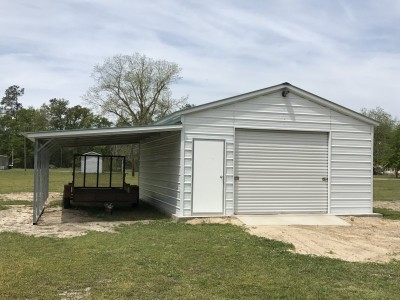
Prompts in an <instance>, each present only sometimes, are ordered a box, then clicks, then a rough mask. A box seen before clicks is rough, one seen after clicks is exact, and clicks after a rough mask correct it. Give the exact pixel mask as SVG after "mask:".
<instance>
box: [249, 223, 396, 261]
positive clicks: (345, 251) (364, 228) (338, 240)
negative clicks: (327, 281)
mask: <svg viewBox="0 0 400 300" xmlns="http://www.w3.org/2000/svg"><path fill="white" fill-rule="evenodd" d="M343 219H344V220H345V221H346V222H348V223H350V224H351V226H349V227H339V226H257V227H250V228H248V231H249V232H250V233H251V234H254V235H257V236H262V237H266V238H269V239H274V240H279V241H283V242H287V243H291V244H293V245H294V246H295V250H294V252H295V253H301V254H312V255H318V256H327V257H331V258H338V259H342V260H346V261H354V262H389V261H390V260H392V259H396V260H400V221H394V220H385V219H382V218H376V217H344V218H343Z"/></svg>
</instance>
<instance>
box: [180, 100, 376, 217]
mask: <svg viewBox="0 0 400 300" xmlns="http://www.w3.org/2000/svg"><path fill="white" fill-rule="evenodd" d="M183 125H184V130H183V131H182V132H183V134H184V137H183V139H184V154H183V155H184V159H183V160H184V183H183V185H184V192H183V193H184V195H183V197H182V198H183V201H184V203H183V205H182V206H183V210H184V211H183V215H185V216H190V215H191V198H192V197H191V182H192V180H191V176H192V149H193V142H192V141H193V139H194V138H216V139H224V140H225V142H226V147H227V149H226V163H225V166H226V167H225V168H226V169H225V174H226V175H225V183H226V185H225V215H233V214H234V178H233V173H234V168H235V166H234V156H235V145H234V141H235V128H236V129H246V128H247V129H264V130H286V131H290V130H294V131H320V132H329V133H330V135H331V172H332V174H331V178H330V179H331V181H330V182H329V183H330V184H331V186H330V188H331V190H330V192H331V193H330V196H331V198H330V205H331V207H330V208H331V211H330V213H332V214H362V213H369V212H371V211H372V207H371V198H372V184H371V182H372V176H371V169H370V165H371V162H372V156H371V148H372V136H371V132H372V129H373V126H372V125H368V124H365V123H363V122H361V121H358V120H356V119H354V118H352V117H349V116H345V115H343V114H341V113H339V112H336V111H333V110H331V109H329V108H327V107H324V106H322V105H319V104H316V103H314V102H312V101H310V100H308V99H305V98H302V97H301V96H298V95H296V94H294V93H290V94H289V95H288V96H287V97H286V98H283V97H282V96H281V94H280V93H279V92H277V93H273V94H269V95H264V96H258V97H255V98H253V99H248V100H245V101H242V102H238V103H235V104H230V105H226V106H222V107H219V108H213V109H210V110H206V111H200V112H196V113H192V114H188V115H185V118H184V120H183Z"/></svg>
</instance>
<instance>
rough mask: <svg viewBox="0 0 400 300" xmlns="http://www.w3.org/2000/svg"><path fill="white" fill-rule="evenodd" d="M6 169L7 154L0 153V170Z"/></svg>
mask: <svg viewBox="0 0 400 300" xmlns="http://www.w3.org/2000/svg"><path fill="white" fill-rule="evenodd" d="M7 169H8V156H7V155H0V170H7Z"/></svg>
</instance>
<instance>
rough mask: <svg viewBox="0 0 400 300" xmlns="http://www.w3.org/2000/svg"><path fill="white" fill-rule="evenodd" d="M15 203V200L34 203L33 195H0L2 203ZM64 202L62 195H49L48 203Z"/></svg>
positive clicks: (52, 193)
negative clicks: (3, 201)
mask: <svg viewBox="0 0 400 300" xmlns="http://www.w3.org/2000/svg"><path fill="white" fill-rule="evenodd" d="M2 200H5V201H13V200H25V201H33V193H11V194H0V201H2ZM57 200H62V193H54V192H51V193H49V198H48V200H47V201H48V202H52V201H57Z"/></svg>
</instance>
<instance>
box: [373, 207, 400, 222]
mask: <svg viewBox="0 0 400 300" xmlns="http://www.w3.org/2000/svg"><path fill="white" fill-rule="evenodd" d="M374 212H375V213H379V214H382V216H383V217H384V218H385V219H391V220H400V211H396V210H393V209H388V208H374Z"/></svg>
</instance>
